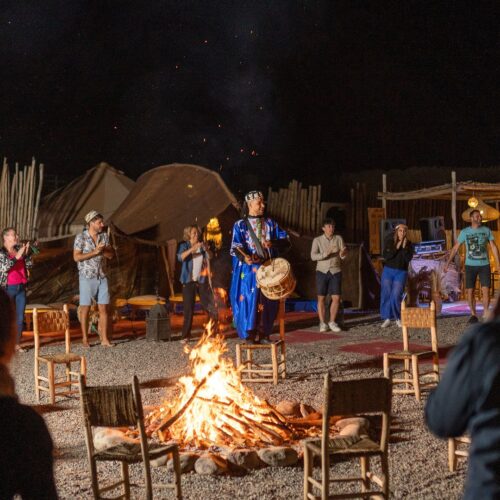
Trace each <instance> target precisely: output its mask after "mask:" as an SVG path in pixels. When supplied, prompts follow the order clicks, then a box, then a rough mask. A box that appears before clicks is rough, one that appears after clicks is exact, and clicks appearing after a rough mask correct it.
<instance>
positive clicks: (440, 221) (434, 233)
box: [419, 216, 446, 241]
mask: <svg viewBox="0 0 500 500" xmlns="http://www.w3.org/2000/svg"><path fill="white" fill-rule="evenodd" d="M419 224H420V232H421V233H422V241H436V240H444V241H446V231H445V229H444V217H442V216H437V217H426V218H425V219H420V221H419Z"/></svg>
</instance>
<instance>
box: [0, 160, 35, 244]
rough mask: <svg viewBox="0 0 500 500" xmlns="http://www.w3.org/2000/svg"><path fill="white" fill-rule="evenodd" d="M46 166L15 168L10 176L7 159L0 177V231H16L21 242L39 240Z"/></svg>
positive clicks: (16, 165)
mask: <svg viewBox="0 0 500 500" xmlns="http://www.w3.org/2000/svg"><path fill="white" fill-rule="evenodd" d="M42 185H43V164H40V165H39V166H38V167H37V166H36V162H35V158H33V160H32V162H31V165H26V166H24V168H22V169H21V168H19V164H18V163H16V164H15V168H14V174H13V175H11V172H10V169H9V165H8V163H7V158H4V160H3V168H2V173H1V177H0V227H1V228H5V227H14V228H16V230H17V233H18V234H19V236H20V237H21V239H27V240H30V239H35V238H36V236H37V225H36V223H37V218H38V206H39V204H40V197H41V194H42Z"/></svg>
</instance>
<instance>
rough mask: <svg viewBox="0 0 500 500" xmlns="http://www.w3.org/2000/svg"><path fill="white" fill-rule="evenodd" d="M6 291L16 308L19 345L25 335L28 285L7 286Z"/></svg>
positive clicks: (17, 341)
mask: <svg viewBox="0 0 500 500" xmlns="http://www.w3.org/2000/svg"><path fill="white" fill-rule="evenodd" d="M5 291H6V292H7V295H8V296H9V297H10V298H11V300H12V302H13V303H14V304H15V306H16V326H17V340H16V344H19V342H21V336H22V335H23V324H24V310H25V308H26V285H7V286H6V287H5Z"/></svg>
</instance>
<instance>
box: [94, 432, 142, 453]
mask: <svg viewBox="0 0 500 500" xmlns="http://www.w3.org/2000/svg"><path fill="white" fill-rule="evenodd" d="M123 443H127V444H128V443H139V440H138V439H133V438H131V437H129V436H127V435H126V434H125V433H124V432H123V431H121V430H119V429H114V428H113V427H97V428H96V429H95V431H94V448H95V450H96V451H103V450H107V449H108V448H112V447H113V446H118V445H120V444H123Z"/></svg>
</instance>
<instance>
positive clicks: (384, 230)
mask: <svg viewBox="0 0 500 500" xmlns="http://www.w3.org/2000/svg"><path fill="white" fill-rule="evenodd" d="M398 224H406V219H382V220H381V221H380V253H381V254H383V253H384V249H385V240H386V239H387V237H388V236H390V235H391V234H392V233H393V232H394V228H395V227H396V226H397V225H398Z"/></svg>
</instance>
